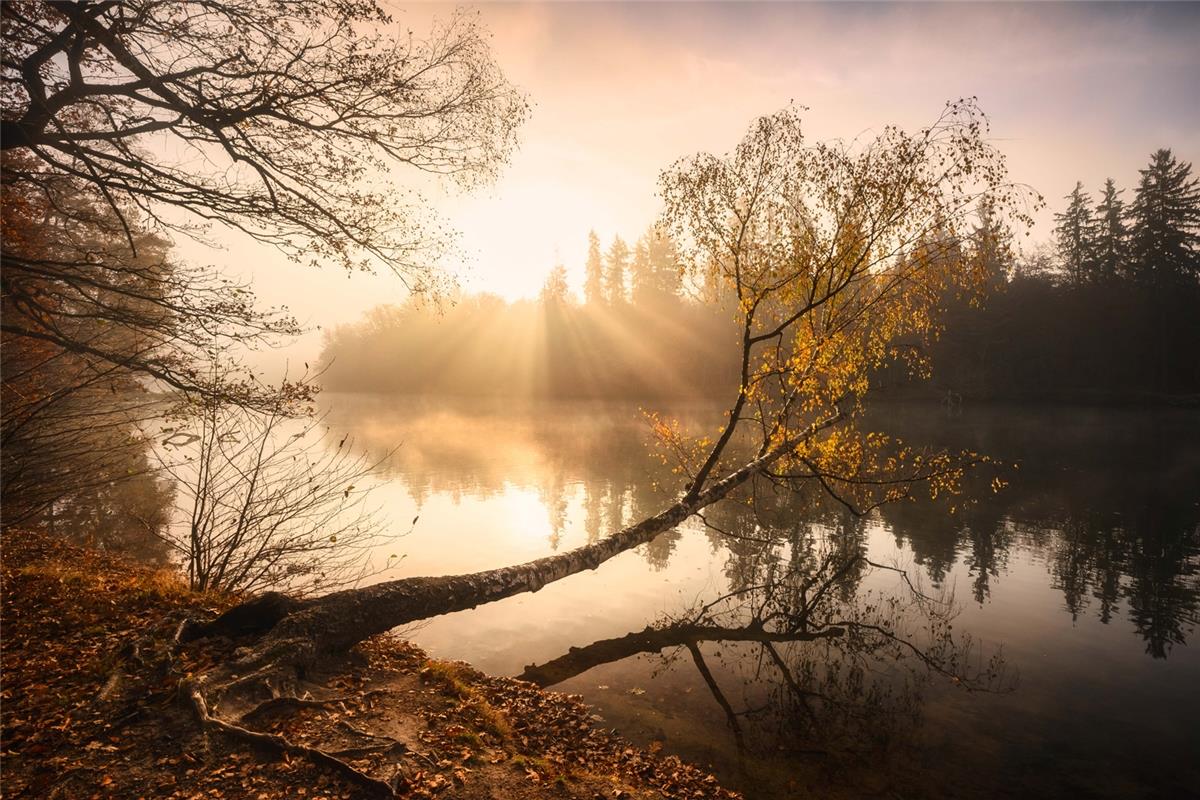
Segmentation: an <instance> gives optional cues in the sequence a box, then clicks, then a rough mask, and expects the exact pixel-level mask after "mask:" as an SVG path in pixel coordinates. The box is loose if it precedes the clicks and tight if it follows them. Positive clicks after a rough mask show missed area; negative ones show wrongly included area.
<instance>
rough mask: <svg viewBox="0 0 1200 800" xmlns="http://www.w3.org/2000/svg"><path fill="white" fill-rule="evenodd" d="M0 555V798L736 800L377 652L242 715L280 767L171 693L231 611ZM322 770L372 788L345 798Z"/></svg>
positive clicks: (340, 783) (569, 704) (219, 643)
mask: <svg viewBox="0 0 1200 800" xmlns="http://www.w3.org/2000/svg"><path fill="white" fill-rule="evenodd" d="M2 544H3V554H2V562H0V564H2V576H0V580H2V584H0V588H2V591H3V615H2V617H0V625H2V628H0V644H2V667H3V685H2V689H0V701H2V706H0V713H2V715H3V724H2V732H0V758H2V761H0V791H2V792H3V795H4V797H7V798H49V800H55V799H56V798H62V799H64V800H65V799H67V798H114V800H134V798H145V799H146V800H150V799H151V798H181V799H182V798H231V799H239V800H240V799H241V798H246V799H247V800H267V798H285V797H286V798H305V800H333V799H334V798H360V797H372V796H385V797H386V796H389V795H390V796H393V797H422V798H423V797H438V798H446V800H451V799H457V798H461V799H462V800H510V799H511V800H533V799H534V798H571V799H576V798H578V799H579V800H597V799H598V798H606V799H607V798H706V799H707V798H713V800H722V799H723V798H736V797H739V795H737V794H736V793H733V792H730V791H728V790H725V789H723V788H722V787H721V786H720V785H719V784H718V782H717V781H716V779H715V778H713V777H712V776H711V775H708V774H706V773H704V772H703V771H701V770H699V769H697V768H695V767H693V766H690V765H687V764H684V763H682V762H681V761H680V760H679V759H677V758H674V757H671V756H662V755H660V754H656V753H651V752H647V751H644V750H641V749H638V748H636V747H633V746H631V745H630V744H629V743H627V742H625V741H624V740H622V739H621V738H620V737H619V736H617V735H616V734H615V733H613V732H611V731H607V730H604V729H602V728H599V727H597V725H596V723H597V719H598V718H595V717H594V716H593V712H592V710H591V709H590V708H588V707H587V706H586V705H584V704H583V703H581V702H580V701H579V699H578V698H576V697H572V696H568V695H562V694H556V693H553V692H546V691H543V690H541V689H538V688H537V687H535V686H533V685H532V684H528V683H523V682H520V681H515V680H511V679H506V678H494V677H490V676H487V675H484V674H482V673H480V672H478V671H477V670H474V669H472V668H471V667H469V666H468V665H466V664H462V663H453V662H443V661H435V660H431V659H429V658H428V657H427V656H426V655H425V654H424V653H423V652H421V651H420V650H419V649H418V648H416V647H415V646H413V645H411V644H409V643H407V642H405V641H402V640H400V639H397V638H394V637H387V636H385V637H380V638H378V639H376V640H373V641H370V642H368V643H366V644H365V645H364V646H362V647H360V648H359V650H358V651H356V652H355V653H353V654H351V655H350V657H349V658H347V659H346V661H345V662H344V663H342V664H339V665H337V666H334V667H331V668H330V669H329V671H328V672H327V674H321V675H313V676H308V680H307V682H306V683H305V685H304V686H303V687H302V688H303V691H302V692H301V693H300V695H299V696H300V698H301V699H300V700H296V699H286V700H280V701H278V702H275V703H267V704H265V705H261V706H258V707H256V708H255V709H247V711H248V712H251V713H249V714H248V715H247V716H243V717H242V718H241V723H242V724H243V725H244V726H245V727H246V728H247V729H249V730H252V731H261V732H266V733H271V734H275V735H276V737H275V738H276V740H278V741H286V742H287V743H288V744H289V745H290V746H291V749H290V750H289V751H288V752H279V751H278V749H277V748H262V747H258V746H255V745H254V744H253V743H248V742H246V741H244V740H240V739H236V738H231V737H229V736H226V735H224V734H222V733H219V732H213V731H211V730H209V731H205V730H204V729H202V728H201V726H200V725H199V724H198V722H197V720H196V719H195V718H194V715H193V714H192V713H191V711H190V709H189V707H188V705H187V704H186V703H184V702H182V699H181V697H180V692H179V689H180V686H181V684H182V683H183V682H184V681H185V680H186V679H187V678H188V677H190V676H191V675H196V674H200V673H201V672H203V671H204V670H206V669H207V668H209V667H210V666H212V665H213V664H215V663H217V661H218V660H221V659H225V658H228V657H229V656H230V655H231V654H232V652H233V650H234V648H235V647H236V646H237V644H238V643H236V642H231V641H228V640H212V641H201V642H197V643H195V644H193V645H189V646H187V647H185V648H183V649H180V648H178V647H177V646H176V645H175V644H174V643H173V640H172V637H173V632H174V631H175V629H176V628H177V627H178V624H179V622H180V621H181V620H182V619H183V618H184V617H186V616H193V617H200V616H211V615H212V614H213V613H216V612H218V611H220V610H222V609H223V608H225V607H227V606H228V605H229V604H231V603H232V602H234V598H228V597H214V596H205V595H198V594H194V593H192V592H189V591H188V590H187V588H186V586H185V585H183V584H182V583H181V581H180V580H179V579H178V577H177V576H176V575H175V574H173V573H171V572H169V571H163V570H152V569H148V568H146V567H143V566H140V565H137V564H134V563H131V562H128V561H125V560H123V559H121V558H119V557H116V556H111V555H106V554H103V553H97V552H93V551H89V550H86V549H82V548H77V547H71V546H67V545H65V544H63V543H61V542H59V541H57V540H55V539H52V538H50V537H47V536H44V535H41V534H34V533H28V532H18V531H9V532H5V533H4V536H3V543H2ZM318 752H319V753H320V754H322V756H328V757H329V758H327V759H326V758H313V757H311V754H315V753H318ZM338 764H343V765H345V766H346V767H352V768H353V771H356V772H359V773H361V774H365V775H369V776H370V777H371V778H372V779H373V780H374V783H373V784H372V785H369V786H366V785H363V784H362V783H361V782H357V783H356V782H352V781H350V780H348V777H347V776H348V774H349V773H350V770H349V769H345V770H343V769H341V768H339V767H338Z"/></svg>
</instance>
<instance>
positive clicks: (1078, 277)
mask: <svg viewBox="0 0 1200 800" xmlns="http://www.w3.org/2000/svg"><path fill="white" fill-rule="evenodd" d="M1066 199H1067V200H1069V201H1070V202H1069V203H1068V204H1067V208H1066V210H1064V211H1063V212H1061V213H1057V214H1055V215H1054V221H1055V222H1056V223H1057V225H1056V226H1055V228H1054V235H1055V238H1056V239H1057V243H1058V257H1059V260H1060V261H1061V262H1062V266H1063V269H1064V270H1065V271H1066V273H1067V280H1068V281H1070V283H1071V284H1072V285H1074V286H1083V285H1084V284H1086V283H1089V282H1091V281H1092V280H1093V278H1094V273H1095V255H1094V252H1095V245H1094V242H1095V236H1096V223H1095V220H1094V219H1093V218H1092V205H1091V199H1090V198H1089V197H1088V196H1087V194H1086V193H1085V192H1084V191H1083V184H1082V183H1076V184H1075V188H1074V189H1072V190H1071V193H1070V194H1068V195H1067V197H1066Z"/></svg>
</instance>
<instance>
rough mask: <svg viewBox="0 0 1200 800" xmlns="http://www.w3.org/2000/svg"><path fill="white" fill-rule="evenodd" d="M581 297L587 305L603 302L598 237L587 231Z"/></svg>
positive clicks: (601, 268)
mask: <svg viewBox="0 0 1200 800" xmlns="http://www.w3.org/2000/svg"><path fill="white" fill-rule="evenodd" d="M584 273H585V274H584V283H583V299H584V302H586V303H588V304H589V305H598V304H600V303H603V302H604V260H603V258H602V257H601V255H600V237H599V236H597V235H596V232H595V231H588V255H587V265H586V266H585V267H584Z"/></svg>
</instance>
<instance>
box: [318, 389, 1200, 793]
mask: <svg viewBox="0 0 1200 800" xmlns="http://www.w3.org/2000/svg"><path fill="white" fill-rule="evenodd" d="M324 402H325V404H326V405H327V406H328V408H329V411H330V414H329V418H328V421H329V424H330V425H331V426H332V427H333V429H334V432H335V433H337V432H342V431H344V432H347V433H350V434H351V435H352V436H353V437H354V441H355V443H356V444H357V445H358V446H365V447H366V448H367V449H368V450H370V451H372V454H373V455H376V456H382V455H383V454H385V453H386V452H387V451H388V450H390V449H391V448H394V447H396V446H397V445H399V449H398V450H397V451H396V452H395V453H394V454H393V455H392V456H391V457H390V459H389V460H388V461H387V464H386V467H385V470H384V479H383V481H382V486H381V488H380V489H379V491H378V493H377V495H376V496H375V497H376V498H377V500H378V501H379V502H381V503H382V504H383V505H384V507H385V510H386V511H387V512H388V513H389V514H390V516H391V517H392V518H393V519H394V520H395V521H396V525H395V530H397V531H403V530H405V529H407V525H408V523H409V522H410V521H411V520H413V519H414V518H417V521H416V523H415V525H414V526H413V530H412V532H411V533H410V534H409V535H407V536H404V537H402V538H399V539H397V540H395V541H394V542H390V543H388V544H387V545H386V546H385V547H386V549H388V551H389V552H388V553H387V554H384V553H382V552H381V554H380V558H381V559H385V558H386V557H387V555H389V554H391V553H392V552H398V553H401V554H404V555H405V559H404V560H403V561H402V562H401V563H400V566H399V567H398V568H397V569H395V570H392V571H390V572H388V573H386V574H384V575H381V576H379V577H378V579H384V578H390V577H402V576H405V575H437V574H449V573H459V572H467V571H472V570H480V569H487V568H491V567H499V566H504V565H507V564H512V563H518V562H521V561H525V560H529V559H533V558H538V557H540V556H544V555H548V554H551V553H554V552H562V551H564V550H566V549H569V548H573V547H576V546H579V545H582V544H585V543H588V542H590V541H595V540H596V539H597V538H598V537H602V536H605V535H607V534H609V533H611V532H613V531H614V530H616V529H618V528H619V527H620V526H621V525H622V524H623V523H628V522H631V521H636V520H638V519H641V518H643V517H645V516H647V515H649V514H652V513H654V512H656V511H658V510H659V509H660V508H661V507H663V506H665V505H666V504H667V502H668V501H669V499H670V498H671V497H672V492H673V491H675V490H674V489H670V488H667V487H673V486H675V485H676V482H677V480H678V479H677V477H676V476H672V475H671V474H670V472H669V470H667V469H666V468H664V467H662V466H661V464H660V462H659V461H657V460H656V459H655V458H653V457H652V454H651V452H650V449H649V447H648V439H649V432H648V428H647V425H646V423H645V421H644V418H643V416H642V414H641V413H640V411H639V409H638V407H637V406H636V405H633V404H621V403H602V402H582V401H581V402H542V403H534V402H523V403H513V402H505V401H495V400H467V401H464V400H459V401H452V400H445V399H433V398H429V399H413V398H406V397H399V396H388V397H383V396H369V395H344V394H330V395H327V396H326V397H325V400H324ZM671 411H672V413H674V414H675V415H676V416H678V417H679V418H680V419H681V421H683V422H684V423H685V424H686V425H688V426H690V427H691V428H693V429H695V430H702V429H705V428H707V427H710V426H713V425H715V424H716V423H717V422H719V420H720V414H721V409H720V408H719V407H717V406H710V405H705V404H695V403H693V404H686V405H679V406H678V407H676V408H673V409H671ZM871 417H872V420H873V424H874V425H875V427H876V428H879V429H882V430H884V431H885V432H887V433H889V434H892V435H896V436H901V437H904V438H911V439H912V440H916V441H923V442H929V443H930V444H932V445H937V446H945V447H951V448H963V449H972V450H977V451H979V452H984V453H987V454H989V455H992V456H994V457H996V458H998V459H1000V460H1002V461H1003V462H1005V463H1006V464H1009V465H1015V467H1009V468H1007V469H1006V470H1005V473H1004V475H1005V477H1006V478H1007V480H1008V481H1009V485H1008V487H1007V488H1005V489H1003V490H1002V491H1001V492H999V493H993V492H992V491H991V489H990V488H989V487H987V486H986V485H980V486H972V487H969V489H968V494H969V495H970V496H971V498H972V499H973V500H974V501H975V502H974V503H972V504H971V505H970V506H969V507H967V508H965V509H963V510H961V511H959V512H958V513H956V514H954V515H949V514H947V513H946V509H945V507H944V506H941V505H938V504H933V503H929V502H920V501H918V502H913V503H902V504H895V505H889V506H885V507H884V508H883V509H881V510H879V511H876V512H873V513H872V514H870V515H868V516H867V517H865V518H863V519H855V518H853V517H851V516H850V515H848V514H846V513H845V512H844V511H843V510H839V509H838V508H835V507H833V504H831V503H825V504H822V503H811V502H807V501H805V500H804V499H802V498H793V499H790V500H788V501H787V502H785V503H784V504H783V505H782V506H780V507H772V509H771V512H770V513H769V515H763V514H762V513H759V514H758V515H757V516H756V515H755V513H754V512H753V510H751V509H750V508H749V507H747V506H744V505H740V504H736V503H732V502H726V503H725V504H722V505H721V506H719V507H718V508H717V509H715V510H714V511H713V512H712V513H711V514H710V515H708V517H707V518H708V521H709V522H710V523H713V525H714V526H715V527H718V528H720V529H721V530H724V531H726V532H728V533H730V534H732V535H735V536H737V535H745V534H748V532H752V533H754V534H756V536H758V537H765V538H768V539H771V540H772V541H773V544H772V545H771V546H770V547H767V548H765V549H764V547H762V546H757V545H755V544H754V543H753V542H752V541H750V540H749V539H748V538H740V539H739V538H729V537H728V536H724V535H722V534H720V533H717V532H715V531H714V530H713V529H711V528H706V527H705V526H704V524H703V523H702V522H700V521H699V520H690V521H689V522H688V523H685V524H684V525H683V526H681V527H680V528H679V529H677V530H674V531H671V532H668V533H666V534H663V535H662V536H660V537H659V538H658V539H657V540H655V541H654V542H653V543H651V544H650V545H648V546H645V547H642V548H639V549H638V550H636V551H634V552H629V553H625V554H623V555H621V556H619V557H617V558H615V559H613V560H612V561H610V562H609V563H606V564H604V565H603V566H601V567H600V568H599V569H597V570H595V571H594V572H589V573H585V574H581V575H578V576H575V577H573V578H572V579H571V580H568V581H562V582H558V583H555V584H551V585H549V586H547V587H545V588H544V589H542V590H541V591H540V592H537V593H535V594H527V595H523V596H519V597H513V598H510V599H508V600H504V601H501V602H499V603H494V604H491V605H487V606H483V607H480V608H478V609H476V610H473V611H469V612H462V613H457V614H452V615H447V616H443V617H438V618H435V619H432V620H429V621H427V622H425V623H422V624H420V625H418V626H417V627H416V628H414V629H411V630H409V631H408V633H409V634H410V635H411V636H412V638H413V639H414V640H415V641H416V642H417V643H419V644H421V645H422V646H424V647H425V648H427V649H428V650H429V651H430V652H431V654H433V655H435V656H438V657H442V658H450V659H462V660H465V661H468V662H470V663H472V664H474V665H475V666H477V667H479V668H480V669H483V670H485V671H488V672H492V673H497V674H508V675H521V674H522V673H523V671H524V670H525V668H526V667H527V666H529V665H530V664H544V663H545V662H549V661H553V660H554V659H557V658H559V657H560V656H563V655H564V654H568V653H570V652H571V648H583V649H584V650H583V652H584V653H590V652H591V651H590V650H589V649H588V646H589V645H592V644H593V643H594V642H597V641H598V640H605V639H620V638H621V637H626V636H627V635H628V634H630V633H631V632H639V631H642V629H644V628H645V627H646V626H647V625H650V624H655V623H661V622H663V621H664V620H665V619H676V618H679V617H680V616H682V615H684V614H686V613H687V612H688V611H689V610H690V609H694V608H695V607H696V606H697V605H700V604H703V603H705V602H708V601H710V600H712V599H714V598H716V597H718V596H720V595H721V594H723V593H725V592H727V591H730V590H732V589H736V588H738V587H739V586H743V585H745V584H746V583H747V581H749V580H750V579H751V578H753V577H754V576H761V575H763V574H766V573H764V572H763V570H767V569H768V568H769V565H770V564H778V563H783V562H788V563H796V562H797V561H798V560H800V559H801V558H802V557H804V556H805V554H809V553H812V552H817V551H819V550H821V549H822V548H828V547H830V546H836V547H838V548H842V549H850V550H855V549H857V550H860V551H861V552H863V553H865V554H867V557H869V558H870V560H872V561H874V562H876V563H880V564H889V565H890V564H895V565H897V566H899V567H901V568H903V569H905V570H906V571H907V574H908V576H909V577H910V579H911V580H912V581H914V582H915V583H916V584H917V585H918V586H919V587H920V589H921V591H922V592H924V593H926V594H929V595H930V596H934V595H937V596H939V597H943V598H946V599H952V602H953V604H954V606H955V608H956V609H957V611H958V613H957V616H956V617H955V618H954V619H953V620H952V625H953V628H954V633H955V634H956V636H962V637H969V639H970V640H971V642H970V647H969V649H968V654H967V666H968V667H971V666H972V665H973V666H975V667H982V665H983V664H984V663H985V662H987V661H988V660H989V659H991V658H993V657H997V656H998V657H999V658H1000V659H1001V661H1002V666H1003V674H1002V675H1001V676H1000V677H999V678H998V679H997V680H995V681H992V682H991V683H990V684H988V685H987V686H984V687H983V688H985V689H987V690H986V691H969V690H967V689H966V688H964V687H963V686H958V685H955V684H954V682H953V681H951V680H948V679H946V678H944V677H942V676H938V675H932V676H931V675H928V674H926V672H925V671H924V670H922V669H921V668H920V665H919V664H913V663H910V662H906V661H905V660H904V659H900V658H895V657H894V655H895V654H894V653H891V652H887V653H884V652H854V651H850V652H846V651H843V650H837V649H833V648H830V647H827V646H825V645H823V644H821V643H819V642H817V643H814V642H802V643H792V644H785V645H780V649H781V651H783V652H784V654H785V656H786V658H787V659H788V660H789V661H790V662H792V663H799V664H805V663H807V664H813V663H820V665H821V666H819V667H817V668H814V669H813V670H812V671H811V672H810V673H803V674H802V673H801V672H798V673H797V675H798V676H799V677H798V680H799V681H800V682H801V683H803V684H804V688H805V690H806V691H807V690H811V691H812V692H814V693H816V692H824V693H825V694H826V697H827V699H828V700H829V702H822V703H820V704H819V708H818V712H819V721H820V724H819V725H817V724H814V721H813V720H811V719H810V720H808V721H805V720H804V719H802V715H801V714H800V711H799V710H798V709H799V708H800V707H799V706H798V705H797V704H796V703H795V702H794V701H795V692H794V691H789V688H788V686H786V685H784V682H783V678H782V677H781V675H780V674H779V673H777V672H773V671H772V669H771V666H770V664H769V663H764V661H765V659H764V656H763V652H762V650H760V649H759V648H758V647H757V646H756V645H754V644H753V643H746V642H741V643H739V642H721V641H707V642H703V643H702V644H701V645H700V648H701V650H702V651H703V653H704V656H705V663H706V665H707V667H708V669H709V670H710V672H711V677H712V678H713V680H714V681H715V683H716V684H717V686H718V687H719V691H720V693H721V695H722V696H723V697H724V699H725V702H726V703H727V704H728V705H729V706H730V707H731V709H732V710H733V712H734V714H735V716H736V719H737V720H738V725H739V727H740V731H739V735H737V736H735V734H734V731H733V730H732V729H731V727H730V724H729V721H728V716H727V713H726V712H725V711H724V710H723V707H722V704H721V703H720V701H718V700H717V699H716V695H715V694H714V693H713V692H712V690H711V688H710V686H709V685H708V683H707V682H706V679H705V677H704V676H703V675H702V674H701V673H700V672H699V671H698V670H697V667H696V665H695V664H694V663H693V660H692V658H691V657H690V656H689V654H688V651H687V649H686V648H682V647H673V648H668V649H666V650H664V651H663V652H662V654H659V653H648V654H646V653H643V654H640V655H629V656H628V657H624V658H620V659H617V660H614V661H608V662H605V661H603V660H598V661H597V663H595V665H594V666H592V667H591V668H590V669H588V670H586V671H584V672H582V673H580V674H578V675H575V676H573V677H569V678H568V679H567V680H565V681H563V682H561V683H558V684H556V685H554V686H552V688H554V689H556V690H560V691H567V692H573V693H579V694H582V695H583V696H584V698H585V700H586V701H587V702H589V703H591V704H593V705H595V706H596V708H597V713H598V714H599V715H600V716H602V717H603V719H604V721H605V722H604V724H606V725H611V726H612V727H615V728H616V729H618V730H619V731H620V732H621V733H622V734H624V735H627V736H629V737H631V738H632V739H634V740H635V741H639V742H640V743H642V744H650V745H651V746H654V747H662V749H663V750H664V751H666V752H674V753H678V754H680V755H683V756H685V757H687V758H691V759H694V760H696V761H698V762H700V763H702V764H711V765H713V767H714V768H715V769H716V770H717V771H718V773H719V775H720V776H721V778H722V780H723V781H724V782H726V783H728V784H729V785H732V786H735V787H737V788H741V789H743V790H744V791H746V792H747V796H748V797H751V798H755V797H765V798H774V797H790V796H805V794H806V793H808V792H814V793H815V792H818V791H819V792H820V794H821V796H830V795H832V796H842V795H845V796H863V795H864V794H867V795H868V796H869V795H870V794H872V793H883V795H884V796H891V795H899V796H926V797H993V796H997V792H999V793H1000V795H999V796H1009V797H1017V796H1051V797H1079V796H1094V797H1118V796H1128V795H1129V792H1130V791H1133V790H1134V789H1133V788H1132V787H1140V788H1138V789H1137V791H1143V792H1149V794H1148V795H1146V796H1164V797H1167V796H1171V797H1182V796H1187V795H1188V793H1189V792H1194V791H1195V787H1197V786H1200V773H1197V762H1196V760H1195V758H1194V756H1195V737H1194V735H1193V734H1194V732H1195V730H1196V723H1195V720H1196V719H1197V718H1198V715H1200V692H1198V691H1197V689H1196V682H1195V679H1194V678H1195V675H1196V674H1197V669H1200V655H1197V650H1196V648H1195V646H1194V642H1193V641H1191V640H1192V639H1194V635H1195V628H1196V624H1197V621H1198V619H1200V573H1198V571H1200V447H1198V445H1200V417H1198V416H1197V414H1196V412H1194V411H1170V410H1162V411H1156V412H1141V411H1106V410H1089V409H1076V408H1058V409H1051V410H1030V409H1027V408H1016V407H971V406H968V407H967V408H965V409H962V410H961V411H956V412H950V411H947V410H945V409H943V408H939V407H937V406H930V405H925V406H919V405H883V406H878V407H876V408H874V409H872V412H871ZM331 438H332V440H333V441H337V440H339V439H340V438H341V437H340V435H339V436H334V437H331ZM673 479H674V481H675V482H673ZM768 583H769V581H768ZM839 592H840V593H841V594H842V595H843V597H842V598H841V599H840V600H839V602H842V603H844V604H845V607H846V608H848V609H853V608H858V609H861V608H863V607H865V606H867V604H869V603H874V602H876V601H878V600H880V599H881V598H882V599H886V598H899V597H902V596H903V595H904V586H903V584H902V583H901V579H900V578H899V577H898V575H897V573H894V572H891V571H886V570H885V571H876V570H870V571H856V572H854V573H853V574H850V575H847V576H846V578H845V580H844V581H842V583H841V584H840V586H839ZM905 614H908V615H909V616H910V617H911V614H909V611H905ZM905 624H908V625H910V629H911V630H912V631H914V632H915V633H916V634H918V635H919V633H920V630H921V625H922V624H924V622H923V620H921V619H918V618H911V619H907V621H906V622H905ZM910 661H911V660H910ZM838 665H842V666H841V667H840V669H842V672H841V673H840V674H838V675H835V674H833V672H831V670H832V671H834V672H835V671H836V670H837V669H838V668H839V667H838ZM856 665H857V666H861V667H864V668H863V670H862V675H864V676H865V678H863V679H861V681H862V682H860V683H855V682H854V681H847V680H845V679H844V676H845V675H849V674H851V673H852V672H853V668H854V667H855V666H856ZM855 680H859V679H855ZM791 688H792V689H795V688H796V687H794V686H793V687H791ZM834 700H836V701H837V702H834ZM867 730H869V731H870V733H869V735H867V734H864V733H863V731H867ZM739 739H741V740H742V741H741V745H740V746H739V741H738V740H739ZM931 775H936V776H937V777H936V780H934V779H932V778H931V777H930V776H931Z"/></svg>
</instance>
